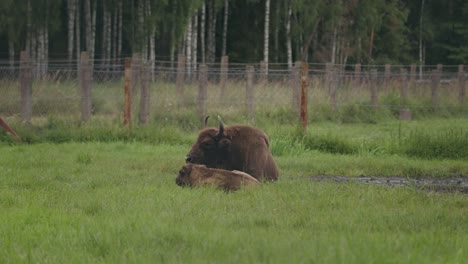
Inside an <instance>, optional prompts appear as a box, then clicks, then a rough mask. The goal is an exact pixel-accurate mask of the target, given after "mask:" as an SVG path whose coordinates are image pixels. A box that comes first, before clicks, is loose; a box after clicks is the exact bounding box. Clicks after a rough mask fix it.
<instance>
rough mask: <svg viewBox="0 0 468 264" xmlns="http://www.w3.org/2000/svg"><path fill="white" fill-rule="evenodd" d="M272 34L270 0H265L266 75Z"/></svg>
mask: <svg viewBox="0 0 468 264" xmlns="http://www.w3.org/2000/svg"><path fill="white" fill-rule="evenodd" d="M269 36H270V0H265V31H264V38H263V62H264V63H265V75H268V55H269V54H268V52H269V51H268V47H269V40H270V38H269Z"/></svg>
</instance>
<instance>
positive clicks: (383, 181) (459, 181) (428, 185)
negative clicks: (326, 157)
mask: <svg viewBox="0 0 468 264" xmlns="http://www.w3.org/2000/svg"><path fill="white" fill-rule="evenodd" d="M310 179H311V180H313V181H334V182H341V183H345V182H359V183H364V184H380V185H386V186H389V187H403V186H414V187H416V188H418V189H421V190H427V191H434V192H461V193H465V194H468V178H465V177H455V178H421V179H410V178H403V177H363V176H361V177H347V176H332V175H318V176H311V177H310Z"/></svg>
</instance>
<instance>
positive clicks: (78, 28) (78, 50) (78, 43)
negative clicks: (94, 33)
mask: <svg viewBox="0 0 468 264" xmlns="http://www.w3.org/2000/svg"><path fill="white" fill-rule="evenodd" d="M75 17H76V23H75V34H76V68H77V69H79V67H80V56H81V20H80V17H81V2H80V0H78V2H77V5H76V16H75Z"/></svg>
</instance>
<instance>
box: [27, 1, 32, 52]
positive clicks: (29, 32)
mask: <svg viewBox="0 0 468 264" xmlns="http://www.w3.org/2000/svg"><path fill="white" fill-rule="evenodd" d="M26 13H27V14H26V17H27V18H26V51H27V52H28V53H29V55H30V56H32V50H31V41H32V21H31V20H32V10H31V0H28V4H27V10H26ZM30 58H32V57H30Z"/></svg>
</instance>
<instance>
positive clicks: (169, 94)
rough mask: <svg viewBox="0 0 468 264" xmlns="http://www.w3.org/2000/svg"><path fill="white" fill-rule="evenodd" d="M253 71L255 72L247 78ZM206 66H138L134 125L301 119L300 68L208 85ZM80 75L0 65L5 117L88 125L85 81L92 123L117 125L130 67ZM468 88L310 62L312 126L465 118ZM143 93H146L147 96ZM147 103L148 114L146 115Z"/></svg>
mask: <svg viewBox="0 0 468 264" xmlns="http://www.w3.org/2000/svg"><path fill="white" fill-rule="evenodd" d="M249 66H250V67H252V68H253V69H252V70H250V72H249V70H248V67H249ZM25 67H26V68H27V67H29V68H28V69H30V77H31V78H30V86H31V91H30V99H29V101H30V102H29V104H30V105H28V103H27V102H25V101H27V100H28V99H27V95H25V94H24V93H25V92H24V91H23V88H22V87H24V83H25V80H24V76H27V74H26V75H25V74H24V73H22V71H23V70H24V69H25ZM202 68H203V66H201V65H196V67H194V66H193V65H192V66H191V67H190V69H187V65H179V66H178V65H177V64H174V63H171V62H162V61H159V62H155V63H152V64H149V63H146V62H145V63H142V62H138V63H134V64H133V65H132V67H131V69H130V72H131V78H130V79H131V80H130V86H131V87H130V89H131V98H132V100H131V109H132V114H131V116H132V120H134V121H133V122H138V120H140V121H141V119H142V117H141V112H142V111H146V112H147V113H146V118H147V121H146V123H151V122H158V120H159V121H160V120H167V119H174V118H180V117H182V116H195V115H198V116H202V115H206V114H221V115H223V116H230V115H233V116H234V115H237V116H239V115H241V116H245V117H246V118H249V119H254V118H255V117H256V116H261V115H266V116H268V115H275V113H277V112H291V113H293V114H292V115H294V113H298V112H299V109H300V106H299V102H300V96H301V95H300V88H301V87H300V86H301V76H300V69H299V67H298V66H295V67H294V68H293V69H291V70H289V69H286V68H285V67H276V66H275V65H272V67H270V69H268V71H266V70H265V69H264V68H262V66H261V65H246V64H230V65H229V66H226V67H224V68H223V66H221V65H219V64H213V65H207V68H206V77H204V78H203V76H205V71H204V70H202ZM83 69H84V68H83V65H79V64H77V63H68V62H65V61H53V62H51V63H49V64H48V65H38V64H33V63H31V64H29V66H25V65H23V64H20V63H18V64H14V65H10V64H6V63H0V94H1V96H0V116H2V117H4V118H7V119H16V120H23V121H24V119H25V118H27V112H25V111H27V108H28V107H29V108H30V120H29V121H30V122H31V123H33V124H42V123H44V122H46V121H47V120H48V119H49V118H51V117H54V118H66V119H69V120H76V121H79V120H82V115H83V100H84V99H83V98H84V97H85V95H84V94H83V85H84V83H88V84H89V86H90V97H91V98H90V100H91V119H92V120H95V121H101V122H108V123H112V122H115V121H118V122H120V121H121V120H122V119H123V114H124V106H125V101H124V86H125V67H124V61H123V60H115V61H93V62H92V63H91V64H90V66H89V67H88V69H92V70H90V71H91V74H90V76H89V77H87V78H86V77H83V74H82V72H83ZM401 69H403V70H401ZM464 80H465V73H464V71H463V70H462V71H460V70H459V71H457V70H456V69H455V70H454V69H453V68H452V69H451V68H448V70H446V71H443V70H440V69H439V70H437V68H436V67H433V68H426V69H425V70H424V71H423V72H419V71H415V70H414V69H410V67H409V66H401V65H400V66H398V67H396V66H393V68H392V70H388V69H387V68H384V67H370V66H364V67H362V68H359V70H356V67H354V68H350V67H349V66H344V65H318V64H310V65H309V69H308V75H307V101H308V104H307V108H308V112H309V116H310V118H315V119H317V118H320V117H321V118H324V119H330V120H334V118H333V116H347V115H349V114H350V113H352V112H353V111H354V112H356V111H361V112H379V113H381V114H384V115H387V116H388V117H391V118H408V117H404V116H403V117H402V116H401V114H402V109H403V110H404V111H403V113H407V112H412V113H413V115H417V114H418V113H437V112H440V113H441V115H443V113H460V114H463V113H467V112H468V106H467V103H466V100H465V97H466V95H465V94H466V93H465V83H464V82H465V81H464ZM142 87H147V89H148V90H147V92H144V91H142ZM142 94H145V95H144V96H141V95H142ZM146 94H147V95H146ZM142 97H144V98H145V99H142ZM25 98H26V99H25ZM144 100H146V103H144V102H145V101H144ZM142 104H146V109H143V110H142ZM405 111H406V112H405ZM297 116H299V115H297ZM341 121H343V120H341Z"/></svg>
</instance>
